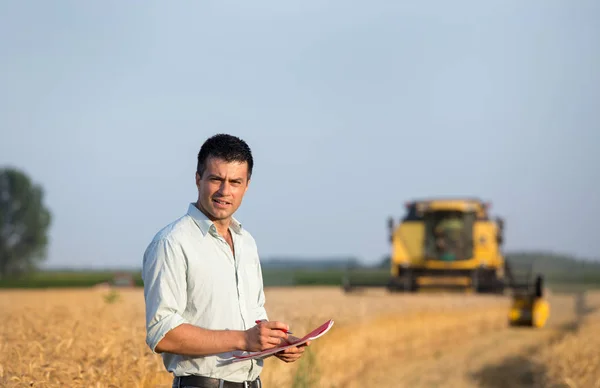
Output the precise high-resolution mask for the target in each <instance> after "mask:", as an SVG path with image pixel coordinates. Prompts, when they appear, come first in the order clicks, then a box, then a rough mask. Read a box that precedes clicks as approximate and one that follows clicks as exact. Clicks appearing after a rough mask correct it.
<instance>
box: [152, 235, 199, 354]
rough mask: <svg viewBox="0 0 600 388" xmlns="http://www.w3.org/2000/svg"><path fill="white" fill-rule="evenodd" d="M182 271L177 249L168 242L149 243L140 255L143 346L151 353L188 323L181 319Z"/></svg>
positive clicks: (184, 298) (182, 259) (183, 301)
mask: <svg viewBox="0 0 600 388" xmlns="http://www.w3.org/2000/svg"><path fill="white" fill-rule="evenodd" d="M186 269H187V264H186V261H185V257H184V255H183V252H182V250H181V248H180V247H179V246H178V245H177V244H175V243H173V242H172V241H170V240H168V239H158V240H156V241H153V242H152V243H151V244H150V245H149V246H148V248H147V249H146V252H144V259H143V265H142V279H143V282H144V301H145V304H146V344H148V346H149V347H150V349H151V350H152V352H153V353H156V345H157V344H158V343H159V342H160V341H161V340H162V339H163V338H164V336H165V335H166V334H167V332H169V331H170V330H172V329H174V328H175V327H177V326H179V325H181V324H183V323H188V322H187V321H186V320H185V319H184V318H183V311H184V309H185V306H186V303H187V287H186Z"/></svg>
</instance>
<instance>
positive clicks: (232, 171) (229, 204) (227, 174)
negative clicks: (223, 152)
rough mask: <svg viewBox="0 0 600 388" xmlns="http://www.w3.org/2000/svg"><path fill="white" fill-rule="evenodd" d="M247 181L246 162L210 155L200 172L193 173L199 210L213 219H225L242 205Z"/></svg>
mask: <svg viewBox="0 0 600 388" xmlns="http://www.w3.org/2000/svg"><path fill="white" fill-rule="evenodd" d="M249 183H250V182H249V180H248V164H247V163H246V162H243V163H240V162H226V161H224V160H223V159H217V158H214V157H209V158H208V159H207V161H206V169H205V170H204V173H203V175H202V176H201V177H200V176H199V175H198V173H196V186H197V187H198V200H199V202H200V208H201V210H203V211H204V212H205V213H207V216H208V217H209V218H210V219H212V220H213V221H218V220H226V219H228V218H229V217H231V215H232V214H233V213H235V211H236V210H237V209H238V208H239V207H240V205H241V204H242V198H243V197H244V194H246V190H247V189H248V184H249Z"/></svg>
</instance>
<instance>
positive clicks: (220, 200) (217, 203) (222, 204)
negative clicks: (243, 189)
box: [213, 198, 231, 207]
mask: <svg viewBox="0 0 600 388" xmlns="http://www.w3.org/2000/svg"><path fill="white" fill-rule="evenodd" d="M213 203H215V204H216V205H217V206H219V207H223V206H229V205H231V202H227V201H224V200H222V199H216V198H213Z"/></svg>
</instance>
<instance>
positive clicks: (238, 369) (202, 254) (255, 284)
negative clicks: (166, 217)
mask: <svg viewBox="0 0 600 388" xmlns="http://www.w3.org/2000/svg"><path fill="white" fill-rule="evenodd" d="M230 230H231V232H232V233H231V235H232V237H233V244H234V249H235V257H234V255H233V253H232V252H231V249H230V247H229V245H228V244H227V242H226V241H225V239H224V238H222V237H221V236H220V235H219V234H218V233H217V230H216V228H215V225H214V224H213V223H212V221H210V220H209V219H208V218H207V217H206V216H205V215H204V214H203V213H202V212H201V211H200V210H198V209H197V208H196V206H195V205H194V204H193V203H191V204H190V205H189V207H188V212H187V214H186V215H184V216H182V217H181V218H179V219H177V220H175V221H174V222H172V223H171V224H169V225H167V226H166V227H164V228H163V229H162V230H160V231H159V232H158V233H157V234H156V236H154V238H153V240H152V241H151V242H150V244H149V245H148V247H147V249H146V251H145V253H144V257H143V265H142V279H143V281H144V299H145V303H146V333H147V335H146V343H147V344H148V346H149V347H150V349H151V350H152V351H153V352H156V351H155V348H156V345H157V344H158V342H159V341H160V340H161V339H162V338H163V337H164V336H165V334H166V333H167V332H168V331H169V330H171V329H173V328H175V327H177V326H179V325H180V324H182V323H189V324H192V325H195V326H199V327H202V328H205V329H213V330H247V329H249V328H251V327H252V326H254V325H255V320H258V319H268V317H267V313H266V311H265V308H264V303H265V296H264V291H263V282H262V272H261V266H260V261H259V257H258V250H257V247H256V243H255V241H254V238H253V237H252V236H251V235H250V233H248V231H246V230H245V229H243V228H242V226H241V224H240V223H239V222H238V221H237V220H235V219H234V220H233V222H232V224H231V226H230ZM231 356H232V353H231V352H228V353H223V354H220V355H214V356H206V357H196V358H194V357H187V356H181V355H177V354H170V353H163V354H162V357H163V362H164V365H165V367H166V368H167V370H168V371H169V372H172V373H174V375H175V376H185V375H191V374H197V375H203V376H209V377H216V378H223V379H226V380H230V381H238V382H240V381H244V380H254V379H256V378H257V377H258V376H259V374H260V372H261V370H262V367H263V361H262V360H259V361H256V360H249V361H243V362H237V363H229V364H225V365H221V364H220V363H219V362H218V361H219V359H221V358H224V359H230V358H231Z"/></svg>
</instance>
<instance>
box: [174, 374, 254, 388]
mask: <svg viewBox="0 0 600 388" xmlns="http://www.w3.org/2000/svg"><path fill="white" fill-rule="evenodd" d="M171 387H172V388H263V386H262V381H261V380H260V377H259V378H258V379H256V380H254V381H247V382H244V383H234V382H231V381H225V380H220V379H213V378H207V377H200V376H186V377H174V378H173V385H172V386H171Z"/></svg>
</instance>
